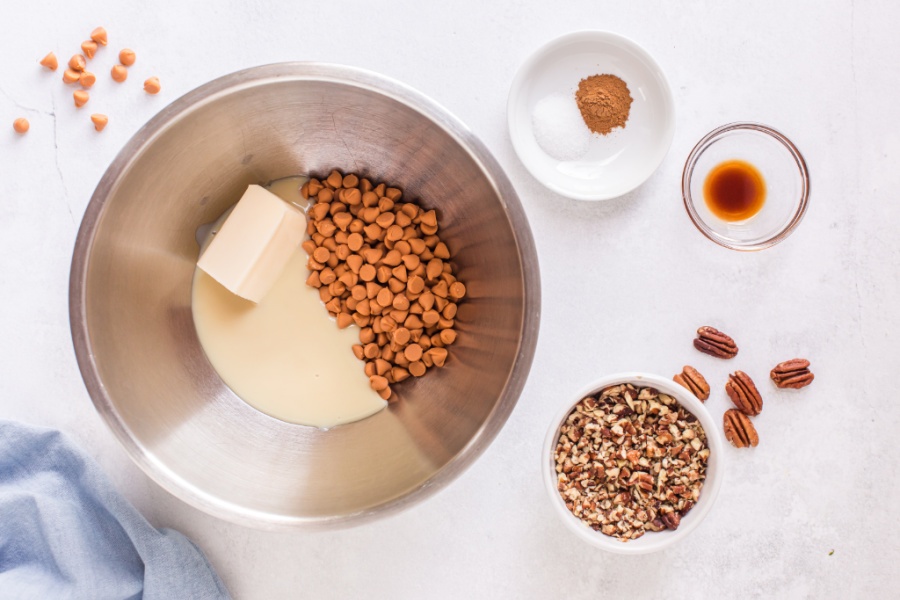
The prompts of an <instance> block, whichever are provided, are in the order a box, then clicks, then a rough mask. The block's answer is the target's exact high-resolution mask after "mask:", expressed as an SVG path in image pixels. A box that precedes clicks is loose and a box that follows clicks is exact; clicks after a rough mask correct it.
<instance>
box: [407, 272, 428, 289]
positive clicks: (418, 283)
mask: <svg viewBox="0 0 900 600" xmlns="http://www.w3.org/2000/svg"><path fill="white" fill-rule="evenodd" d="M406 289H408V290H409V292H410V293H411V294H421V293H422V290H424V289H425V281H424V280H423V279H422V278H421V277H419V276H418V275H416V276H414V277H410V278H409V281H407V283H406Z"/></svg>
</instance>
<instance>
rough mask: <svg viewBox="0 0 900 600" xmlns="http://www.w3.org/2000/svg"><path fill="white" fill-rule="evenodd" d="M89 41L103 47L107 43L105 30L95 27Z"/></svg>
mask: <svg viewBox="0 0 900 600" xmlns="http://www.w3.org/2000/svg"><path fill="white" fill-rule="evenodd" d="M91 40H93V41H95V42H97V43H98V44H100V45H101V46H105V45H106V44H107V43H108V42H107V37H106V29H104V28H103V27H97V28H95V29H94V30H93V31H92V32H91Z"/></svg>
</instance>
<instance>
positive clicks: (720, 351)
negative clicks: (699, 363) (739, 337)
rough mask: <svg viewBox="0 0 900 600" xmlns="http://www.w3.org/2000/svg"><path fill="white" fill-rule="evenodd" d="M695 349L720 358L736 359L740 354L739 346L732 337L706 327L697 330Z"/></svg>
mask: <svg viewBox="0 0 900 600" xmlns="http://www.w3.org/2000/svg"><path fill="white" fill-rule="evenodd" d="M694 348H696V349H697V350H699V351H700V352H703V353H705V354H709V355H711V356H716V357H718V358H734V357H735V356H737V353H738V347H737V344H735V343H734V340H733V339H731V337H730V336H728V335H726V334H724V333H722V332H721V331H719V330H718V329H714V328H712V327H707V326H705V325H704V326H703V327H701V328H700V329H698V330H697V339H695V340H694Z"/></svg>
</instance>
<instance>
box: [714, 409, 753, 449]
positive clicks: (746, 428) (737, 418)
mask: <svg viewBox="0 0 900 600" xmlns="http://www.w3.org/2000/svg"><path fill="white" fill-rule="evenodd" d="M722 425H723V426H724V428H725V439H726V440H728V441H729V442H731V444H732V445H733V446H734V447H735V448H746V447H747V446H753V447H754V448H755V447H756V446H758V445H759V434H757V433H756V427H754V426H753V423H751V422H750V418H749V417H748V416H747V415H745V414H744V413H742V412H741V411H739V410H737V409H734V408H732V409H729V410H726V411H725V416H723V417H722Z"/></svg>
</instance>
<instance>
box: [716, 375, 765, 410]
mask: <svg viewBox="0 0 900 600" xmlns="http://www.w3.org/2000/svg"><path fill="white" fill-rule="evenodd" d="M725 391H726V392H728V397H729V398H731V401H732V402H734V405H735V406H737V407H738V409H739V410H740V411H741V412H743V413H745V414H748V415H750V416H751V417H755V416H756V415H758V414H759V413H761V412H762V408H763V399H762V396H761V395H760V394H759V390H757V389H756V385H755V384H754V383H753V380H752V379H750V376H749V375H747V374H746V373H744V372H743V371H735V372H734V373H732V374H731V375H729V376H728V381H727V382H726V383H725Z"/></svg>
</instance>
